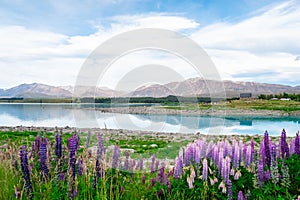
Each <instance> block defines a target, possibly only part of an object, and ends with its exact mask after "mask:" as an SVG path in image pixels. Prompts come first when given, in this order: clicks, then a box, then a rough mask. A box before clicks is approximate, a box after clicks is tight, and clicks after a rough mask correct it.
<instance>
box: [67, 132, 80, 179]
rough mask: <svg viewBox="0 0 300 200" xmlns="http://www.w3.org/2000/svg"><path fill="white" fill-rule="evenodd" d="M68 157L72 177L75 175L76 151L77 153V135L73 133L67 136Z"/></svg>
mask: <svg viewBox="0 0 300 200" xmlns="http://www.w3.org/2000/svg"><path fill="white" fill-rule="evenodd" d="M68 142H69V151H70V153H69V159H70V163H69V164H70V168H71V170H72V177H73V179H74V178H75V175H76V153H77V144H78V143H77V136H76V135H75V134H74V135H73V136H72V138H69V140H68Z"/></svg>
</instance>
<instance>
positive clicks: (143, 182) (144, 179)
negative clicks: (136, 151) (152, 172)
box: [142, 174, 146, 185]
mask: <svg viewBox="0 0 300 200" xmlns="http://www.w3.org/2000/svg"><path fill="white" fill-rule="evenodd" d="M145 182H146V176H145V174H143V176H142V184H143V185H145Z"/></svg>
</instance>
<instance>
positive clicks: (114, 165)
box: [111, 146, 120, 169]
mask: <svg viewBox="0 0 300 200" xmlns="http://www.w3.org/2000/svg"><path fill="white" fill-rule="evenodd" d="M119 157H120V147H119V146H115V147H114V155H113V160H112V166H111V167H112V168H114V169H117V167H118V163H119Z"/></svg>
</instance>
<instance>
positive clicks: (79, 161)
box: [78, 156, 83, 176]
mask: <svg viewBox="0 0 300 200" xmlns="http://www.w3.org/2000/svg"><path fill="white" fill-rule="evenodd" d="M82 174H83V158H82V156H80V158H79V160H78V176H82Z"/></svg>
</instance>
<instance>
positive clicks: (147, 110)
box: [95, 107, 300, 117]
mask: <svg viewBox="0 0 300 200" xmlns="http://www.w3.org/2000/svg"><path fill="white" fill-rule="evenodd" d="M95 110H97V111H99V112H104V113H121V114H157V115H165V114H168V115H194V116H195V115H197V116H220V117H221V116H261V117H263V116H266V117H270V116H273V117H287V116H300V111H293V112H290V113H288V112H285V111H279V110H254V109H249V110H241V109H224V110H216V109H208V110H176V109H164V108H158V107H118V108H96V109H95Z"/></svg>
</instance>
